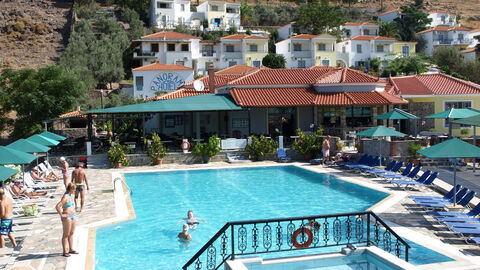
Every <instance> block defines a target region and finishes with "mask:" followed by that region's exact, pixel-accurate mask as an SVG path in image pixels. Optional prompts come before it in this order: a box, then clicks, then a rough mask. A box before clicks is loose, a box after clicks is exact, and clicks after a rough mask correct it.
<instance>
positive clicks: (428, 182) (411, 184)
mask: <svg viewBox="0 0 480 270" xmlns="http://www.w3.org/2000/svg"><path fill="white" fill-rule="evenodd" d="M427 172H430V171H426V172H425V173H423V174H422V176H420V178H418V179H417V180H416V181H403V180H399V181H394V183H395V184H397V185H399V186H400V185H405V187H404V189H406V188H408V187H412V188H413V187H414V186H415V187H421V186H423V187H426V186H430V185H431V184H432V183H433V181H435V179H436V178H437V176H438V172H434V173H432V174H430V173H428V174H427ZM424 175H426V177H424ZM425 178H426V179H425ZM423 180H424V181H423Z"/></svg>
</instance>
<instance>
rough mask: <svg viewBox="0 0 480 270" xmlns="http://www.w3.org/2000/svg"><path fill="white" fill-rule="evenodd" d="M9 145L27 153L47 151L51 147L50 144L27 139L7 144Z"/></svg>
mask: <svg viewBox="0 0 480 270" xmlns="http://www.w3.org/2000/svg"><path fill="white" fill-rule="evenodd" d="M7 147H9V148H12V149H15V150H18V151H22V152H26V153H47V152H48V151H50V149H51V148H50V147H48V146H45V145H41V144H39V143H36V142H32V141H30V140H26V139H20V140H17V141H14V142H13V143H11V144H9V145H7Z"/></svg>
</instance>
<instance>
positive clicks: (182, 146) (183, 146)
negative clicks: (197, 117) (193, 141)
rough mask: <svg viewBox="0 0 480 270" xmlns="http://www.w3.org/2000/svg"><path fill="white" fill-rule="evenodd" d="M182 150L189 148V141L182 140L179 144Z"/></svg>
mask: <svg viewBox="0 0 480 270" xmlns="http://www.w3.org/2000/svg"><path fill="white" fill-rule="evenodd" d="M180 147H181V148H182V150H188V149H190V143H189V142H182V145H181V146H180Z"/></svg>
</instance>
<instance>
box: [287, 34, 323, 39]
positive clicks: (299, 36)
mask: <svg viewBox="0 0 480 270" xmlns="http://www.w3.org/2000/svg"><path fill="white" fill-rule="evenodd" d="M317 36H318V35H310V34H300V35H296V36H292V37H290V39H312V38H314V37H317Z"/></svg>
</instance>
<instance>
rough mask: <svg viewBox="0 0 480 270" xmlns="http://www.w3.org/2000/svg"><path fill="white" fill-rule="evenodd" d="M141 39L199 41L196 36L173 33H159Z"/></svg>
mask: <svg viewBox="0 0 480 270" xmlns="http://www.w3.org/2000/svg"><path fill="white" fill-rule="evenodd" d="M141 39H200V38H199V37H196V36H191V35H187V34H183V33H178V32H174V31H161V32H157V33H153V34H150V35H146V36H143V37H141Z"/></svg>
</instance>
